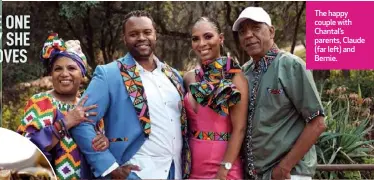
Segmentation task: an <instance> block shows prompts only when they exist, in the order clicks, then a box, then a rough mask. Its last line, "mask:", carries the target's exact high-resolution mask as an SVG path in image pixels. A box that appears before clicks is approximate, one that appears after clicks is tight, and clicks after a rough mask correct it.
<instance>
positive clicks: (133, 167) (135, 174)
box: [71, 11, 191, 179]
mask: <svg viewBox="0 0 374 180" xmlns="http://www.w3.org/2000/svg"><path fill="white" fill-rule="evenodd" d="M123 33H124V43H125V45H126V47H127V49H128V50H129V53H127V54H126V56H125V57H123V58H120V59H119V60H117V61H114V62H112V63H110V64H107V65H102V66H98V67H97V68H96V70H95V72H94V76H93V78H92V80H91V82H90V84H89V86H88V88H87V90H86V92H85V95H83V97H84V96H86V95H87V96H88V100H87V102H86V103H85V106H89V105H93V104H97V105H98V107H97V109H96V111H97V116H94V117H93V118H92V120H93V121H94V122H95V123H97V122H98V121H99V120H100V119H102V118H104V124H105V135H106V136H107V137H108V139H109V140H110V147H109V149H108V150H105V151H102V152H97V151H95V150H94V149H93V148H92V144H91V141H92V139H93V138H94V137H95V136H96V132H95V130H94V127H95V126H94V124H91V123H81V124H80V125H79V126H77V127H75V128H74V129H72V130H71V133H72V136H73V137H74V139H75V140H76V142H77V144H78V146H79V147H80V149H81V151H82V153H83V154H84V155H85V157H86V159H87V162H88V164H89V166H90V167H91V170H92V171H93V173H94V175H95V177H97V178H99V177H105V178H113V179H124V178H129V179H132V178H135V179H151V178H152V179H181V178H187V177H188V174H189V170H190V157H191V156H190V151H189V147H188V144H187V122H186V114H185V109H184V106H183V104H184V103H183V94H184V91H183V86H182V84H183V83H182V78H181V77H180V75H179V74H178V72H177V71H176V70H174V69H172V68H171V67H170V66H168V65H167V64H164V63H162V62H161V61H160V60H159V59H158V58H157V57H156V56H155V55H154V54H153V52H154V49H155V45H156V30H155V25H154V22H153V19H152V17H151V16H150V15H149V13H147V12H145V11H133V12H130V13H129V14H128V15H126V17H125V20H124V23H123ZM88 115H89V114H87V116H88Z"/></svg>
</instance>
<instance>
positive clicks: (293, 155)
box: [233, 7, 326, 179]
mask: <svg viewBox="0 0 374 180" xmlns="http://www.w3.org/2000/svg"><path fill="white" fill-rule="evenodd" d="M233 31H238V36H239V41H240V45H241V47H242V48H243V49H244V50H245V51H246V53H247V54H248V55H249V56H251V60H250V61H248V62H247V63H246V64H244V65H243V71H244V73H245V74H246V77H247V78H248V82H249V91H250V99H249V108H248V111H249V112H248V128H247V134H246V138H245V143H244V145H243V150H244V151H243V153H244V154H243V157H244V158H245V161H244V162H245V166H244V168H245V172H246V176H247V178H248V179H249V178H258V179H290V178H291V179H311V178H312V177H313V175H314V173H315V167H316V164H317V157H316V150H315V147H314V144H315V142H316V141H317V139H318V137H319V136H320V134H321V133H322V132H323V131H324V130H325V128H326V127H325V123H324V113H323V107H322V104H321V100H320V97H319V95H318V92H317V89H316V85H315V83H314V80H313V76H312V73H311V72H310V71H308V70H306V68H305V62H304V61H303V60H302V59H300V58H299V57H297V56H295V55H292V54H290V53H286V52H282V51H281V50H279V49H278V47H277V45H276V44H275V43H274V36H275V30H274V27H273V26H272V24H271V19H270V16H269V14H268V13H267V12H265V11H264V10H263V9H262V8H260V7H248V8H246V9H245V10H243V11H242V12H241V14H240V15H239V18H238V19H237V20H236V21H235V23H234V25H233Z"/></svg>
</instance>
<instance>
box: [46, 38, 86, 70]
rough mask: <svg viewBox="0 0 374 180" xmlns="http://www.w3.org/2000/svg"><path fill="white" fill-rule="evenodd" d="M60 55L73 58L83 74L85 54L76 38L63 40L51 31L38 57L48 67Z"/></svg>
mask: <svg viewBox="0 0 374 180" xmlns="http://www.w3.org/2000/svg"><path fill="white" fill-rule="evenodd" d="M60 57H68V58H70V59H72V60H74V61H75V62H76V63H77V64H78V66H79V68H80V70H81V72H82V76H84V75H85V74H86V72H87V70H86V64H87V63H86V62H87V59H86V56H85V55H84V54H83V52H82V49H81V47H80V42H79V41H78V40H69V41H66V42H64V40H62V39H60V38H59V37H58V34H57V33H51V34H50V35H49V36H48V39H47V41H46V42H45V43H44V46H43V49H42V51H41V55H40V59H41V60H42V61H43V63H47V64H48V67H49V68H51V67H52V65H53V63H54V62H55V60H56V59H58V58H60Z"/></svg>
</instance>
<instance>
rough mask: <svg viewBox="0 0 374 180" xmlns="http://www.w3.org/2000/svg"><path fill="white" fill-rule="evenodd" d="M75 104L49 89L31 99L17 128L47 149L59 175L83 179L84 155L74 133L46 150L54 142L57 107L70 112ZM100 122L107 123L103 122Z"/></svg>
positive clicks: (60, 177)
mask: <svg viewBox="0 0 374 180" xmlns="http://www.w3.org/2000/svg"><path fill="white" fill-rule="evenodd" d="M73 108H74V105H71V104H66V103H63V102H61V101H59V100H57V99H55V98H54V97H53V96H52V95H51V94H49V93H47V92H42V93H39V94H35V95H33V96H32V97H31V99H30V100H29V101H28V102H27V104H26V107H25V110H24V116H23V118H22V120H21V125H20V126H19V127H18V130H17V131H18V133H20V134H22V135H23V136H26V137H27V138H29V139H30V140H31V141H32V142H33V143H34V144H36V145H37V146H38V147H39V149H41V150H42V151H43V153H44V154H45V155H46V157H47V158H48V160H49V161H50V162H51V164H52V165H53V166H54V171H55V173H56V175H57V178H58V179H79V178H80V177H81V163H82V162H81V159H82V157H83V156H82V155H81V153H80V151H79V149H78V147H77V144H76V143H75V142H74V140H73V139H72V137H70V136H69V135H66V136H64V137H63V138H62V139H61V140H60V141H59V142H58V143H57V144H56V146H55V147H54V148H53V149H52V150H50V151H46V150H45V148H46V147H47V146H49V145H50V144H51V143H52V136H53V132H52V129H51V128H52V124H53V122H54V121H55V118H56V114H57V109H58V110H59V111H60V112H61V113H62V114H64V115H66V113H67V112H68V111H69V110H71V109H73ZM99 124H100V125H101V126H103V124H102V122H101V123H99Z"/></svg>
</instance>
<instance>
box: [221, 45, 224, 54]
mask: <svg viewBox="0 0 374 180" xmlns="http://www.w3.org/2000/svg"><path fill="white" fill-rule="evenodd" d="M221 56H225V49H224V47H223V43H222V44H221Z"/></svg>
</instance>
